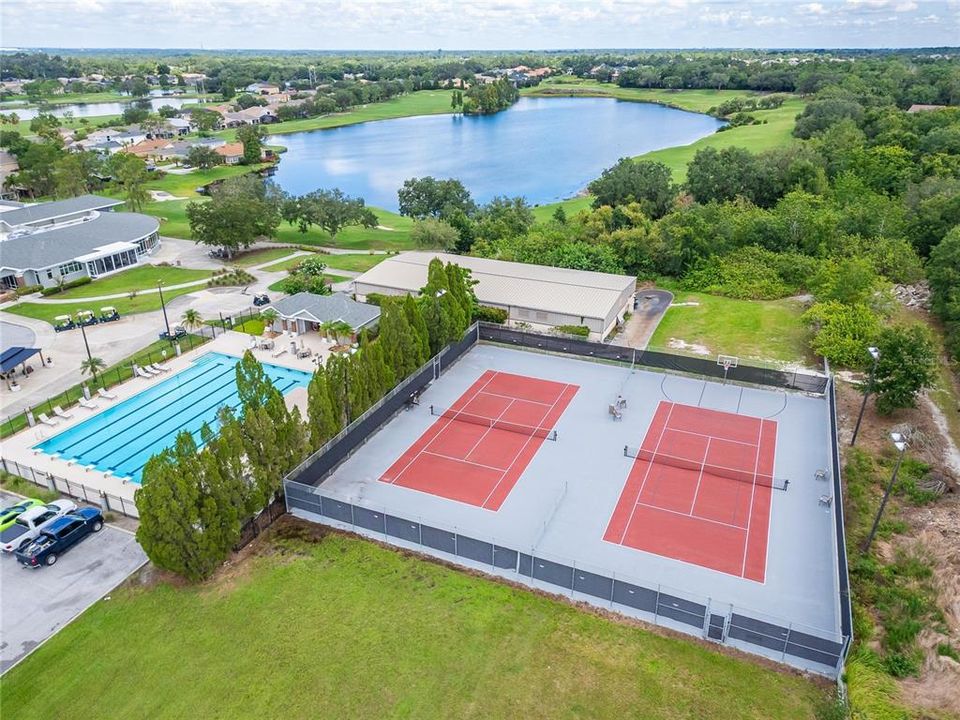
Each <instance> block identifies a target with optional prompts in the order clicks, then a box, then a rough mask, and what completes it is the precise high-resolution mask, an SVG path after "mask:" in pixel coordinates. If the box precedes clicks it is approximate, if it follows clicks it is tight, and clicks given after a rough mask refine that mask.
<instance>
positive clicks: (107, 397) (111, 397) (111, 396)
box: [97, 388, 117, 400]
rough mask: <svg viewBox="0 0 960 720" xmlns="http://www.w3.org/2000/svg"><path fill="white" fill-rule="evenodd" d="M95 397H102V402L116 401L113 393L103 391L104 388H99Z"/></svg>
mask: <svg viewBox="0 0 960 720" xmlns="http://www.w3.org/2000/svg"><path fill="white" fill-rule="evenodd" d="M97 395H99V396H100V397H102V398H103V399H104V400H116V399H117V396H116V395H115V394H114V393H112V392H110V391H109V390H105V389H104V388H99V389H98V390H97Z"/></svg>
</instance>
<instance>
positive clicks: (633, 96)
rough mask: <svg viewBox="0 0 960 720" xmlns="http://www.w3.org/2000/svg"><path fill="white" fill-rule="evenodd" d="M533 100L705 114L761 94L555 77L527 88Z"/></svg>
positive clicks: (524, 90) (525, 91) (524, 91)
mask: <svg viewBox="0 0 960 720" xmlns="http://www.w3.org/2000/svg"><path fill="white" fill-rule="evenodd" d="M520 94H521V95H526V96H529V97H612V98H617V99H618V100H630V101H634V102H652V103H657V104H659V105H668V106H670V107H675V108H679V109H681V110H691V111H693V112H700V113H705V112H707V110H709V109H710V108H712V107H716V106H717V105H719V104H720V103H722V102H723V101H725V100H730V99H731V98H735V97H748V96H751V95H758V94H759V93H755V92H750V91H748V90H663V89H656V88H622V87H620V86H619V85H613V84H611V83H601V82H597V81H595V80H582V79H580V78H571V77H569V76H565V77H560V78H551V79H549V80H545V81H544V82H543V83H541V84H540V85H537V86H536V87H531V88H524V89H523V90H521V91H520Z"/></svg>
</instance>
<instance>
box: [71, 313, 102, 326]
mask: <svg viewBox="0 0 960 720" xmlns="http://www.w3.org/2000/svg"><path fill="white" fill-rule="evenodd" d="M98 322H100V321H99V320H97V316H96V315H94V314H93V310H77V325H83V326H84V327H89V326H91V325H96V324H97V323H98Z"/></svg>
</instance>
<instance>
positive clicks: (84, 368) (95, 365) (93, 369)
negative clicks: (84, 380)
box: [80, 357, 107, 384]
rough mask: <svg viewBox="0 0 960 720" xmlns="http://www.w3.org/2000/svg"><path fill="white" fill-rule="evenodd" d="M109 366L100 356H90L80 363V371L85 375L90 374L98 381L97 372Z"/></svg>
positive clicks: (94, 380)
mask: <svg viewBox="0 0 960 720" xmlns="http://www.w3.org/2000/svg"><path fill="white" fill-rule="evenodd" d="M106 367H107V364H106V363H105V362H104V361H103V360H102V359H101V358H98V357H88V358H87V359H86V360H84V361H83V362H81V363H80V372H81V374H83V375H90V376H92V377H93V382H94V384H96V382H97V373H98V372H100V371H101V370H103V369H104V368H106Z"/></svg>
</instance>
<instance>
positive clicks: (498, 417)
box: [463, 398, 516, 460]
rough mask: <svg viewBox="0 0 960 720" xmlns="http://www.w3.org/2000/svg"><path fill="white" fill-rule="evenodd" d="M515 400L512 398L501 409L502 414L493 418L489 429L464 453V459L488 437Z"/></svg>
mask: <svg viewBox="0 0 960 720" xmlns="http://www.w3.org/2000/svg"><path fill="white" fill-rule="evenodd" d="M474 399H476V398H474ZM514 402H516V401H515V400H511V401H510V403H509V404H508V405H507V406H506V407H505V408H504V409H503V410H501V411H500V414H499V415H497V417H495V418H492V422H491V423H490V425H489V427H487V429H486V431H485V432H484V433H483V435H481V436H480V439H479V440H477V441H476V442H475V443H474V444H473V447H472V448H470V450H469V451H467V452H465V453H464V454H463V459H464V460H466V459H467V458H468V457H470V454H471V453H472V452H473V451H474V450H476V449H477V448H478V447H479V446H480V443H482V442H483V441H484V440H485V439H486V437H487V435H489V434H490V431H491V430H493V426H494V425H495V424H496V422H497V420H499V419H500V418H502V417H503V415H504V413H505V412H507V410H509V409H510V408H512V407H513V403H514Z"/></svg>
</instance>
